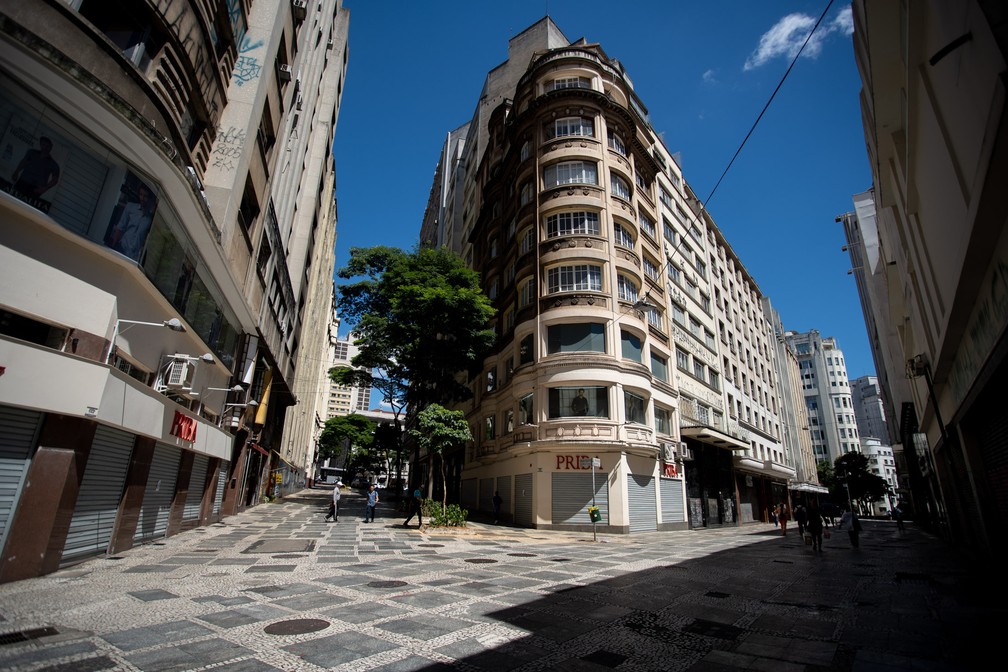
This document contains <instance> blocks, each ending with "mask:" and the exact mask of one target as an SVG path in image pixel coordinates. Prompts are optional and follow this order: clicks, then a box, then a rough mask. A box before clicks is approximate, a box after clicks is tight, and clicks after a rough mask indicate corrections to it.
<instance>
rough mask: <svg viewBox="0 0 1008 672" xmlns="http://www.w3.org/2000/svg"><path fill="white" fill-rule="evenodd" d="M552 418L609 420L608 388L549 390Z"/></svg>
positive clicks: (559, 388)
mask: <svg viewBox="0 0 1008 672" xmlns="http://www.w3.org/2000/svg"><path fill="white" fill-rule="evenodd" d="M549 417H550V418H572V417H573V418H578V417H593V418H608V417H609V389H608V388H606V387H553V388H550V390H549Z"/></svg>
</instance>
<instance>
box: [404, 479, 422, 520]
mask: <svg viewBox="0 0 1008 672" xmlns="http://www.w3.org/2000/svg"><path fill="white" fill-rule="evenodd" d="M422 504H423V494H422V493H421V492H420V488H417V489H416V490H414V491H413V501H411V502H410V514H409V518H407V519H406V522H405V523H403V524H402V526H403V527H409V521H411V520H413V516H416V517H417V527H423V513H422V512H421V508H422Z"/></svg>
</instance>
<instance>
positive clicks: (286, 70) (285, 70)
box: [277, 63, 292, 82]
mask: <svg viewBox="0 0 1008 672" xmlns="http://www.w3.org/2000/svg"><path fill="white" fill-rule="evenodd" d="M277 73H278V75H279V77H280V79H282V80H283V81H285V82H289V81H290V80H291V74H292V73H291V66H289V65H287V64H286V63H284V64H283V65H281V66H280V68H279V69H278V70H277Z"/></svg>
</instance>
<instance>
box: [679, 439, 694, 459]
mask: <svg viewBox="0 0 1008 672" xmlns="http://www.w3.org/2000/svg"><path fill="white" fill-rule="evenodd" d="M679 459H681V460H692V459H693V451H692V450H690V448H689V446H687V445H686V442H685V441H680V442H679Z"/></svg>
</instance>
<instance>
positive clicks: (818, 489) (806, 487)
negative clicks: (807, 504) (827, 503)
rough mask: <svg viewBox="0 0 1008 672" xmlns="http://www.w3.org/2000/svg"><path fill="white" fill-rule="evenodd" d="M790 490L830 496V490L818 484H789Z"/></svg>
mask: <svg viewBox="0 0 1008 672" xmlns="http://www.w3.org/2000/svg"><path fill="white" fill-rule="evenodd" d="M788 490H794V491H795V492H815V493H817V494H820V495H827V494H829V488H827V487H826V486H823V485H819V484H818V483H788Z"/></svg>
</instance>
